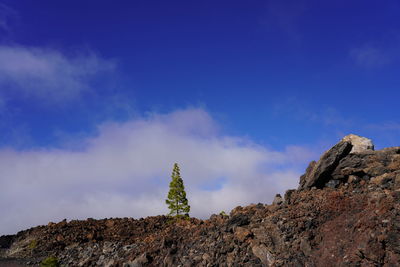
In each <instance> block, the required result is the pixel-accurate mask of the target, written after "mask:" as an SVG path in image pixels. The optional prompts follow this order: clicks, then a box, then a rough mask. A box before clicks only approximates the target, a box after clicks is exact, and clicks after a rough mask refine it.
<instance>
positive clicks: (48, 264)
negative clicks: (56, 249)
mask: <svg viewBox="0 0 400 267" xmlns="http://www.w3.org/2000/svg"><path fill="white" fill-rule="evenodd" d="M40 267H60V263H59V262H58V259H57V258H56V257H53V256H50V257H47V258H46V259H44V260H43V261H42V262H41V263H40Z"/></svg>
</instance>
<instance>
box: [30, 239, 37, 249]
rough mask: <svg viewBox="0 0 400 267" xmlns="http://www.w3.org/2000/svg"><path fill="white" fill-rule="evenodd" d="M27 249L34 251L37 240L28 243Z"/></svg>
mask: <svg viewBox="0 0 400 267" xmlns="http://www.w3.org/2000/svg"><path fill="white" fill-rule="evenodd" d="M28 247H29V249H35V248H36V247H37V240H36V239H33V240H32V241H31V242H30V243H29V246H28Z"/></svg>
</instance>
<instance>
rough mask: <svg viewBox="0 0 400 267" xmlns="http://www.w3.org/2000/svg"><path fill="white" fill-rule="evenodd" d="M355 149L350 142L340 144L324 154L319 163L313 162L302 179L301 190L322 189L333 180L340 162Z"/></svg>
mask: <svg viewBox="0 0 400 267" xmlns="http://www.w3.org/2000/svg"><path fill="white" fill-rule="evenodd" d="M352 148H353V146H352V144H351V143H350V142H340V143H338V144H336V145H335V146H334V147H332V148H331V149H330V150H328V151H327V152H325V153H324V155H322V157H321V158H320V160H319V161H318V162H316V163H315V162H312V163H310V165H309V166H308V168H307V170H306V173H305V174H304V175H303V176H301V178H300V187H299V189H300V190H301V189H306V188H311V187H313V186H315V187H317V188H322V187H324V186H325V184H326V183H327V182H329V180H330V178H331V176H330V175H331V173H332V172H333V171H334V170H335V168H336V167H337V165H338V164H339V161H340V160H341V159H343V158H344V157H345V156H347V155H348V154H349V153H350V151H351V149H352Z"/></svg>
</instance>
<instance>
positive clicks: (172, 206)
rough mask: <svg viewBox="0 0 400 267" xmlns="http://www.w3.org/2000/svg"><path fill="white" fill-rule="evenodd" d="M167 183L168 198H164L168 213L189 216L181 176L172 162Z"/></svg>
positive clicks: (176, 165) (188, 207)
mask: <svg viewBox="0 0 400 267" xmlns="http://www.w3.org/2000/svg"><path fill="white" fill-rule="evenodd" d="M171 178H172V180H171V182H170V184H169V192H168V198H167V199H166V200H165V203H167V205H168V208H169V210H170V212H169V215H172V216H175V217H189V211H190V206H189V205H188V200H187V198H186V192H185V186H184V185H183V180H182V178H181V174H180V170H179V166H178V164H177V163H175V164H174V169H173V171H172V175H171Z"/></svg>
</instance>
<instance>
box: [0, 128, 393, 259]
mask: <svg viewBox="0 0 400 267" xmlns="http://www.w3.org/2000/svg"><path fill="white" fill-rule="evenodd" d="M0 247H1V252H0V258H3V259H2V260H0V265H3V266H5V264H6V262H8V263H11V260H10V258H18V259H19V261H17V260H13V262H12V264H14V265H9V266H23V264H27V263H29V264H37V263H38V262H39V261H40V260H42V259H43V258H45V257H47V256H49V255H53V256H56V257H57V258H58V259H59V260H60V262H61V263H62V264H64V265H66V266H400V147H393V148H386V149H383V150H379V151H374V150H373V144H372V142H371V141H370V140H369V139H366V138H362V137H358V136H355V135H349V136H346V137H345V138H343V139H342V140H341V141H340V142H339V143H338V144H336V145H335V146H334V147H332V148H331V149H330V150H328V151H327V152H325V153H324V154H323V155H322V156H321V158H320V160H319V161H318V162H311V163H310V165H309V167H308V168H307V170H306V173H305V174H304V175H303V176H302V177H301V178H300V186H299V188H298V189H297V190H288V191H287V192H286V194H285V196H284V198H282V197H281V196H279V195H277V197H276V198H275V200H274V203H273V204H272V205H264V204H257V205H250V206H247V207H237V208H235V209H234V210H232V212H231V213H230V214H229V216H226V215H225V216H224V215H213V216H211V218H210V219H208V220H204V221H203V220H198V219H194V218H192V219H190V220H188V221H171V220H170V219H169V218H167V217H165V216H156V217H148V218H146V219H140V220H134V219H130V218H122V219H104V220H93V219H88V220H86V221H70V222H66V221H62V222H59V223H49V224H48V225H47V226H39V227H35V228H31V229H29V230H26V231H22V232H19V233H18V234H17V235H13V236H2V237H0Z"/></svg>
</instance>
